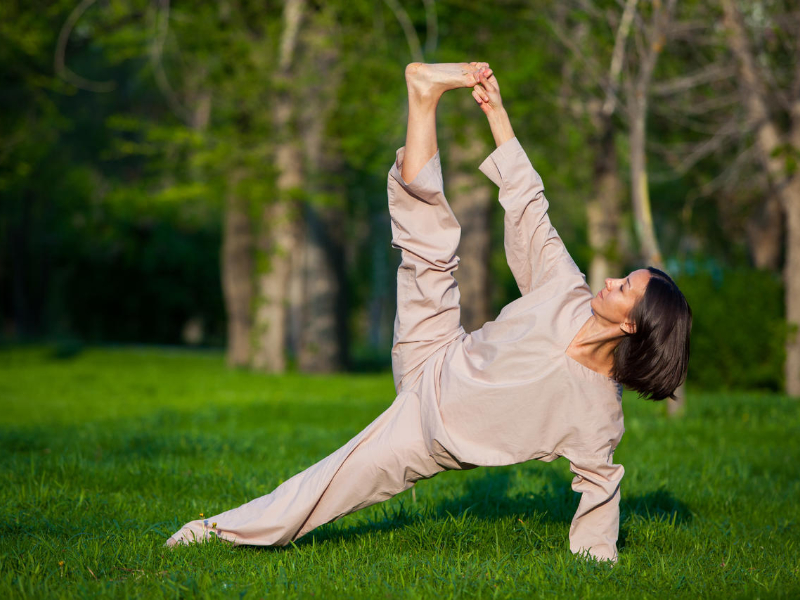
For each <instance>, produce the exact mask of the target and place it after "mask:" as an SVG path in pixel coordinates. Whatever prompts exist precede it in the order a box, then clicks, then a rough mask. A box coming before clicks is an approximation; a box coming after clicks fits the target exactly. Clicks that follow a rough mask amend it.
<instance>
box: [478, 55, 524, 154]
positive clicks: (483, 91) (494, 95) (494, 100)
mask: <svg viewBox="0 0 800 600" xmlns="http://www.w3.org/2000/svg"><path fill="white" fill-rule="evenodd" d="M476 79H477V80H478V83H477V85H476V86H475V87H474V88H472V97H473V98H475V101H476V102H477V103H478V106H480V107H481V110H482V111H483V112H484V114H485V115H486V118H487V119H488V120H489V126H490V127H491V128H492V136H494V141H495V143H496V144H497V145H498V146H502V145H503V144H505V143H506V142H507V141H509V140H511V139H513V138H514V130H513V129H512V128H511V121H509V119H508V113H506V109H505V108H503V98H502V97H501V96H500V86H499V85H498V84H497V78H496V77H495V76H494V72H493V71H492V70H491V69H490V68H488V67H486V68H484V69H481V71H480V72H479V73H478V74H477V75H476Z"/></svg>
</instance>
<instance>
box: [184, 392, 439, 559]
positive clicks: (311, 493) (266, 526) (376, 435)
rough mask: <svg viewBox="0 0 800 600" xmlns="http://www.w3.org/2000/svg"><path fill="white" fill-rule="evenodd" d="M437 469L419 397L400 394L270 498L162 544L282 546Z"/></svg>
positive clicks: (186, 528)
mask: <svg viewBox="0 0 800 600" xmlns="http://www.w3.org/2000/svg"><path fill="white" fill-rule="evenodd" d="M443 470H444V467H442V466H440V465H439V464H437V462H436V461H435V460H434V459H433V458H431V456H430V454H429V452H428V449H427V446H426V444H425V440H424V439H423V434H422V429H421V424H420V405H419V398H418V397H417V395H416V394H414V393H404V394H401V395H400V396H398V397H397V399H396V400H395V402H394V403H393V404H392V406H391V407H389V409H387V410H386V412H384V413H383V414H382V415H381V416H380V417H378V418H377V419H376V420H375V421H373V422H372V423H371V424H370V425H369V426H368V427H367V428H366V429H365V430H364V431H362V432H361V433H360V434H358V435H357V436H356V437H355V438H353V439H352V440H350V442H348V443H347V444H345V445H344V446H343V447H342V448H340V449H339V450H337V451H336V452H334V453H333V454H331V455H330V456H328V457H327V458H325V459H323V460H322V461H320V462H318V463H317V464H315V465H313V466H312V467H310V468H308V469H306V470H305V471H303V472H302V473H299V474H298V475H295V476H294V477H292V478H291V479H289V480H288V481H286V482H285V483H283V484H282V485H280V486H279V487H278V488H276V489H275V490H274V491H273V492H272V493H270V494H267V495H266V496H262V497H261V498H257V499H255V500H253V501H251V502H248V503H247V504H244V505H242V506H240V507H238V508H235V509H233V510H229V511H227V512H224V513H221V514H219V515H215V516H213V517H210V518H208V519H205V520H199V521H192V522H190V523H187V524H186V525H184V526H183V528H181V530H180V531H178V532H177V533H175V534H174V535H173V536H172V538H171V542H168V543H176V542H177V543H190V542H193V541H200V540H205V539H207V538H208V537H209V535H216V536H218V537H219V538H221V539H224V540H228V541H232V542H235V543H237V544H250V545H258V546H283V545H286V544H288V543H289V542H291V541H293V540H296V539H298V538H299V537H301V536H302V535H304V534H306V533H308V532H309V531H311V530H312V529H314V528H316V527H319V526H320V525H322V524H324V523H328V522H330V521H332V520H334V519H337V518H338V517H341V516H342V515H346V514H348V513H351V512H353V511H356V510H358V509H360V508H364V507H366V506H370V505H372V504H375V503H377V502H382V501H384V500H387V499H389V498H391V497H392V496H394V495H396V494H399V493H400V492H402V491H404V490H406V489H408V488H410V487H411V486H412V485H413V484H414V482H415V481H418V480H419V479H424V478H428V477H433V476H434V475H436V474H437V473H440V472H441V471H443Z"/></svg>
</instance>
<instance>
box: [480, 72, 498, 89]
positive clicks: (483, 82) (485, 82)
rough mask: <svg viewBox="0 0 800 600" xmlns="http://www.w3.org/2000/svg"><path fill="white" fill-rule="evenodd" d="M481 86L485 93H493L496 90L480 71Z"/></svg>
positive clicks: (487, 77)
mask: <svg viewBox="0 0 800 600" xmlns="http://www.w3.org/2000/svg"><path fill="white" fill-rule="evenodd" d="M490 75H491V73H490ZM481 85H482V86H483V87H484V89H486V90H487V91H489V90H491V91H495V89H496V88H495V86H494V85H493V84H492V82H491V81H489V76H487V75H486V71H481Z"/></svg>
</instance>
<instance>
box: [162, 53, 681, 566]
mask: <svg viewBox="0 0 800 600" xmlns="http://www.w3.org/2000/svg"><path fill="white" fill-rule="evenodd" d="M406 81H407V84H408V101H409V114H408V130H407V137H406V145H405V148H403V149H401V150H399V151H398V152H397V160H396V162H395V164H394V166H393V167H392V169H391V171H390V173H389V183H388V195H389V210H390V214H391V219H392V233H393V239H392V245H393V246H394V247H395V248H399V249H400V250H401V254H402V262H401V264H400V267H399V269H398V273H397V317H396V320H395V329H394V347H393V349H392V368H393V372H394V379H395V387H396V389H397V393H398V395H397V399H396V400H395V401H394V403H393V404H392V405H391V406H390V407H389V408H388V409H387V410H386V412H384V413H383V414H382V415H381V416H379V417H378V418H377V419H376V420H375V421H374V422H373V423H372V424H370V425H369V426H368V427H367V428H366V429H365V430H364V431H362V432H361V433H360V434H358V435H357V436H356V437H355V438H353V439H352V440H351V441H350V442H348V443H347V444H346V445H345V446H344V447H342V448H340V449H339V450H337V451H336V452H334V453H333V454H331V455H330V456H329V457H327V458H325V459H323V460H322V461H320V462H319V463H317V464H316V465H314V466H312V467H310V468H309V469H307V470H305V471H303V472H302V473H300V474H298V475H296V476H295V477H293V478H292V479H290V480H288V481H286V482H285V483H283V484H282V485H281V486H279V487H278V488H277V489H276V490H275V491H273V492H272V493H271V494H268V495H266V496H263V497H261V498H257V499H256V500H253V501H252V502H249V503H247V504H244V505H242V506H241V507H239V508H236V509H233V510H230V511H228V512H224V513H222V514H219V515H216V516H214V517H211V518H209V519H206V520H200V521H192V522H190V523H187V524H186V525H185V526H184V527H183V528H182V529H181V530H180V531H178V532H177V533H175V534H174V535H173V536H172V537H171V538H170V539H169V540H168V542H167V543H168V544H169V545H174V544H178V543H189V542H193V541H200V540H205V539H207V538H208V536H209V535H216V536H217V537H219V538H221V539H224V540H228V541H231V542H235V543H238V544H252V545H269V546H272V545H286V544H288V543H290V542H292V541H293V540H296V539H298V538H300V537H301V536H303V535H305V534H306V533H308V532H309V531H311V530H312V529H314V528H315V527H318V526H320V525H322V524H324V523H327V522H329V521H332V520H334V519H336V518H338V517H340V516H342V515H345V514H348V513H351V512H353V511H356V510H358V509H360V508H364V507H366V506H369V505H371V504H374V503H376V502H381V501H383V500H386V499H388V498H391V497H392V496H394V495H396V494H398V493H400V492H402V491H404V490H406V489H408V488H410V487H411V486H413V485H414V482H416V481H418V480H420V479H424V478H428V477H433V476H434V475H436V474H437V473H440V472H441V471H444V470H447V469H462V468H467V467H473V466H493V465H494V466H499V465H509V464H514V463H520V462H523V461H527V460H531V459H539V460H545V461H552V460H555V459H556V458H558V457H560V456H563V457H566V458H567V459H568V460H569V461H570V463H571V467H570V468H571V470H572V472H573V473H574V474H575V478H574V480H573V483H572V487H573V489H574V490H575V491H576V492H581V493H582V498H581V501H580V504H579V506H578V510H577V512H576V513H575V517H574V519H573V521H572V526H571V528H570V534H569V536H570V548H571V550H572V551H573V552H575V553H581V554H585V553H588V554H589V555H591V556H592V557H594V558H597V559H601V560H616V558H617V549H616V542H617V535H618V529H619V497H620V494H619V485H620V480H621V479H622V475H623V472H624V470H623V468H622V466H621V465H617V464H614V462H613V453H614V449H615V448H616V447H617V444H618V443H619V441H620V438H621V437H622V433H623V431H624V429H623V425H622V407H621V396H622V387H621V385H620V384H624V385H628V386H629V387H631V388H632V389H635V390H637V391H638V392H639V393H640V394H641V395H643V396H646V397H650V398H654V399H663V398H665V397H667V396H670V395H671V394H672V393H673V392H674V390H675V389H676V388H677V387H678V385H679V384H680V383H681V382H682V381H683V379H684V377H685V374H686V366H687V362H688V358H689V330H690V328H691V311H690V309H689V306H688V304H687V303H686V300H685V299H684V297H683V295H682V294H681V292H680V291H679V290H678V288H677V287H676V286H675V284H674V283H673V282H672V280H671V279H670V278H669V277H668V276H667V275H665V274H664V273H662V272H661V271H658V270H656V269H652V268H651V269H640V270H637V271H634V272H633V273H630V274H629V275H628V276H626V277H624V278H622V279H608V280H607V281H606V286H605V287H604V288H603V289H602V290H600V291H599V293H598V294H597V295H596V296H594V297H593V296H592V293H591V291H590V290H589V288H588V286H587V285H586V282H585V278H584V276H583V275H582V274H581V273H580V271H579V270H578V268H577V267H576V266H575V263H574V262H573V261H572V259H571V258H570V255H569V253H568V252H567V250H566V249H565V247H564V245H563V243H562V242H561V239H560V238H559V237H558V234H557V233H556V231H555V229H553V227H552V226H551V225H550V220H549V218H548V216H547V206H548V204H547V200H545V198H544V195H543V191H544V188H543V186H542V181H541V179H540V177H539V176H538V175H537V173H536V172H535V171H534V170H533V167H532V166H531V164H530V162H529V161H528V158H527V156H526V155H525V152H524V151H523V150H522V147H521V146H520V145H519V142H518V141H517V139H516V138H515V137H514V132H513V130H512V128H511V123H510V121H509V119H508V115H507V114H506V112H505V110H504V109H503V104H502V99H501V96H500V90H499V87H498V85H497V80H496V78H495V77H494V75H493V74H492V71H491V69H489V68H488V65H487V64H486V63H461V64H441V65H425V64H419V63H414V64H411V65H409V66H408V67H407V68H406ZM455 88H472V94H473V96H474V97H475V100H476V101H477V102H478V104H479V105H480V107H481V108H482V110H483V112H484V113H485V114H486V116H487V118H488V120H489V125H490V127H491V130H492V134H493V136H494V139H495V141H496V142H497V146H498V147H497V149H496V150H495V151H494V152H493V153H492V154H491V155H490V156H489V157H488V158H487V159H486V160H485V161H484V163H483V164H482V165H481V167H480V168H481V170H482V171H483V172H484V173H485V174H486V175H487V176H488V177H489V178H490V179H491V180H492V181H493V182H494V183H496V184H497V185H498V187H499V188H500V203H501V205H502V206H503V208H504V209H505V211H506V214H505V225H506V227H505V249H506V255H507V259H508V264H509V266H510V267H511V270H512V272H513V274H514V277H515V278H516V281H517V283H518V285H519V288H520V290H521V292H522V297H521V298H519V299H517V300H516V301H514V302H512V303H511V304H509V305H508V306H506V307H505V308H504V309H503V310H502V312H501V313H500V315H499V317H498V318H497V320H496V321H493V322H490V323H487V324H486V325H485V326H484V327H483V328H481V329H480V330H478V331H475V332H474V333H472V334H466V333H465V332H464V329H463V328H462V327H461V324H460V308H459V291H458V286H457V284H456V281H455V279H453V275H452V273H453V271H454V270H455V269H456V267H457V265H458V257H457V256H456V249H457V246H458V243H459V237H460V228H459V225H458V222H457V221H456V219H455V217H454V216H453V213H452V211H451V210H450V207H449V206H448V204H447V201H446V200H445V197H444V193H443V190H442V175H441V170H440V165H439V155H438V150H437V140H436V106H437V104H438V101H439V99H440V98H441V96H442V94H443V93H444V92H446V91H448V90H452V89H455Z"/></svg>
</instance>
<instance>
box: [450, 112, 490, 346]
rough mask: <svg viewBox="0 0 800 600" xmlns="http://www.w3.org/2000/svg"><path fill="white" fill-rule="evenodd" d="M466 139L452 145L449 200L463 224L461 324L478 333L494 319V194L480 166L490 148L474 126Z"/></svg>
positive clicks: (467, 129)
mask: <svg viewBox="0 0 800 600" xmlns="http://www.w3.org/2000/svg"><path fill="white" fill-rule="evenodd" d="M464 127H465V131H464V136H463V137H462V138H460V139H457V140H453V141H452V142H451V143H450V144H449V145H448V158H449V159H450V160H449V163H450V164H449V169H448V171H449V173H448V177H447V178H445V181H447V182H449V184H448V187H449V188H450V189H449V193H448V198H449V201H450V205H451V207H452V208H453V212H454V213H455V215H456V217H457V218H458V222H459V223H460V224H461V245H460V246H459V248H458V255H459V257H460V259H461V261H460V262H459V265H458V270H457V271H456V273H455V276H456V280H457V281H458V287H459V289H460V291H461V323H462V325H463V326H464V329H465V330H466V331H475V330H476V329H480V328H481V327H483V325H484V324H485V323H486V322H487V321H489V320H490V319H491V318H492V315H491V313H490V310H489V290H490V289H491V286H490V285H489V238H490V225H489V213H490V210H491V207H492V203H493V197H494V196H493V194H492V190H491V188H490V186H489V185H488V180H486V178H485V177H484V176H483V175H481V173H480V171H478V170H477V165H479V164H480V162H481V161H482V160H483V159H484V158H485V157H486V155H487V154H488V148H487V145H486V143H485V142H484V141H483V138H481V137H480V136H479V135H478V133H477V131H476V129H475V126H474V121H470V122H468V123H466V124H465V125H464Z"/></svg>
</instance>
